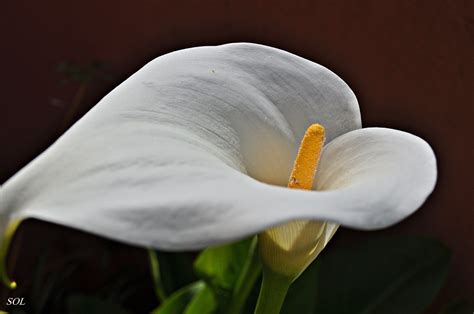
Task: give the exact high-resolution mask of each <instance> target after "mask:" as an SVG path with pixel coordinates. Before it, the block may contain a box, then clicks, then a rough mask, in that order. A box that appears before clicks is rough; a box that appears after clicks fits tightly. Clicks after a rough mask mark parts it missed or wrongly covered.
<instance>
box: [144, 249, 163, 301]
mask: <svg viewBox="0 0 474 314" xmlns="http://www.w3.org/2000/svg"><path fill="white" fill-rule="evenodd" d="M148 259H149V261H150V271H151V276H152V278H153V283H154V287H155V293H156V297H157V298H158V301H160V303H162V302H163V301H164V300H165V299H166V293H165V289H164V288H163V282H162V281H161V271H160V262H159V261H158V256H156V252H155V251H154V250H153V249H148Z"/></svg>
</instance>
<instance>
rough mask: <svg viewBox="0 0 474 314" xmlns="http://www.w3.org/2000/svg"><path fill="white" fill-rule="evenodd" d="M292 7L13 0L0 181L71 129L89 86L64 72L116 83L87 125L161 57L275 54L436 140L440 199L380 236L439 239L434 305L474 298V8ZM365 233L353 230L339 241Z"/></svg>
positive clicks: (91, 99) (374, 112) (5, 10)
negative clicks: (94, 72) (226, 50)
mask: <svg viewBox="0 0 474 314" xmlns="http://www.w3.org/2000/svg"><path fill="white" fill-rule="evenodd" d="M288 3H289V2H287V4H283V2H282V3H276V2H274V1H270V0H260V1H242V0H241V1H231V0H228V1H188V2H184V1H175V2H172V1H158V0H155V1H151V0H149V1H123V0H110V1H106V0H102V1H96V0H84V1H74V2H73V1H59V0H53V1H48V2H45V1H29V0H28V1H27V0H15V1H4V2H3V3H2V8H1V11H0V27H1V28H0V29H1V31H0V32H1V33H0V35H1V37H0V40H1V42H2V45H1V47H2V49H1V52H0V56H1V59H0V60H1V65H2V67H1V69H2V72H1V75H2V76H1V81H0V82H1V85H0V86H1V93H2V97H1V100H0V101H1V115H0V119H1V121H0V122H1V126H2V129H1V134H0V139H1V142H0V147H1V154H0V158H1V164H0V182H3V181H5V180H6V179H7V178H8V177H10V176H11V175H12V174H14V173H15V172H16V171H17V170H18V169H20V168H21V167H22V166H23V165H25V164H26V163H27V162H28V161H30V160H31V159H32V158H34V157H35V156H36V155H37V154H39V153H40V152H41V151H42V150H44V149H45V148H46V147H47V146H48V145H49V144H51V143H52V142H53V141H54V140H55V138H57V136H58V135H59V134H60V132H61V131H58V129H60V128H61V126H60V125H61V123H62V121H64V119H65V115H66V112H67V110H68V104H69V103H70V102H71V101H72V98H73V95H74V94H75V93H76V91H77V88H78V84H74V83H71V84H67V85H61V84H59V82H60V81H61V79H63V78H64V75H62V74H60V73H57V72H56V71H55V68H56V66H57V64H58V63H60V62H62V61H67V60H71V61H75V62H79V63H82V64H87V63H89V62H91V61H94V60H99V61H103V62H105V63H106V64H107V65H108V66H109V68H110V71H111V73H112V74H113V75H114V80H112V81H97V82H96V83H94V84H91V86H90V87H89V88H88V89H87V91H86V93H85V97H84V99H83V101H81V103H80V105H79V109H78V111H77V113H76V114H75V115H74V119H77V118H78V117H80V116H81V115H82V114H83V113H84V112H86V111H87V110H88V109H89V108H90V107H91V106H93V105H94V103H96V102H97V100H98V99H100V97H101V96H103V95H104V94H106V93H107V91H109V90H110V89H111V88H112V87H114V86H115V85H116V84H118V83H119V82H120V81H122V80H123V79H125V78H126V77H127V76H128V75H130V74H131V73H133V72H134V71H136V70H137V69H138V68H139V67H141V66H142V65H144V64H145V63H146V62H147V61H149V60H151V59H153V58H155V57H157V56H159V55H161V54H163V53H166V52H170V51H173V50H176V49H180V48H186V47H191V46H197V45H213V44H220V43H227V42H234V41H250V42H257V43H262V44H267V45H271V46H275V47H279V48H282V49H285V50H288V51H290V52H293V53H296V54H298V55H301V56H303V57H305V58H308V59H311V60H313V61H316V62H319V63H321V64H323V65H325V66H326V67H328V68H330V69H332V70H333V71H335V72H336V73H337V74H338V75H340V76H341V77H342V78H343V79H344V80H345V81H346V82H347V83H348V84H349V85H350V86H351V87H352V89H353V90H354V92H355V94H356V95H357V97H358V99H359V102H360V106H361V110H362V117H363V123H364V126H385V127H393V128H398V129H401V130H405V131H408V132H412V133H414V134H417V135H419V136H421V137H423V138H424V139H426V140H427V141H428V142H429V143H431V145H432V146H433V148H434V150H435V152H436V154H437V157H438V162H439V181H438V185H437V188H436V190H435V192H434V194H433V195H432V196H431V198H430V199H429V200H428V202H427V203H426V204H425V205H424V206H423V208H422V209H420V210H419V211H418V212H417V213H416V214H415V215H413V216H412V217H411V218H409V219H408V220H406V221H404V222H403V223H401V224H400V225H398V226H396V227H394V228H391V229H389V230H387V231H383V232H381V233H390V234H391V233H397V234H398V233H403V234H418V235H427V236H434V237H437V238H439V239H441V240H442V241H443V242H444V243H445V244H446V245H448V246H449V247H450V248H451V249H452V250H453V252H454V257H453V261H452V269H451V271H450V274H449V278H448V281H447V284H446V286H445V288H444V289H443V290H442V292H441V294H440V296H439V298H438V301H437V303H436V305H435V307H438V306H441V305H442V304H444V303H445V302H447V300H451V299H453V298H458V297H463V298H467V299H470V300H473V299H474V267H473V265H474V227H473V226H472V225H473V221H474V214H473V210H474V208H473V207H474V206H473V184H472V181H473V175H474V173H473V168H472V161H473V146H472V134H473V132H472V119H473V117H474V115H473V113H474V112H473V107H474V95H473V90H474V86H473V82H474V77H473V73H474V72H473V70H474V66H473V55H474V14H473V12H474V1H469V0H466V1H441V0H436V1H409V0H406V1H292V4H291V5H288ZM382 3H383V4H382ZM69 106H70V105H69ZM376 234H377V233H375V234H374V233H371V234H369V236H376ZM365 237H367V235H366V234H363V233H360V232H354V231H348V230H344V231H342V232H340V233H339V235H338V238H337V239H336V242H338V241H339V242H340V241H346V240H347V239H358V240H359V239H364V238H365ZM25 241H27V240H25Z"/></svg>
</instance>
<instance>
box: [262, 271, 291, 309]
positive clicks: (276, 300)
mask: <svg viewBox="0 0 474 314" xmlns="http://www.w3.org/2000/svg"><path fill="white" fill-rule="evenodd" d="M290 285H291V280H290V279H288V278H286V277H284V276H282V275H279V274H277V273H275V272H273V271H272V270H271V269H269V268H264V270H263V280H262V287H261V288H260V295H259V296H258V301H257V307H256V308H255V314H278V313H280V310H281V307H282V306H283V302H284V301H285V297H286V293H287V292H288V288H289V287H290Z"/></svg>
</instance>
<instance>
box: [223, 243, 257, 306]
mask: <svg viewBox="0 0 474 314" xmlns="http://www.w3.org/2000/svg"><path fill="white" fill-rule="evenodd" d="M261 272H262V264H261V263H260V258H259V255H258V250H257V237H255V238H254V239H253V240H252V243H251V244H250V248H249V255H248V258H247V260H246V262H245V265H244V267H243V269H242V271H241V273H240V276H239V278H238V279H237V282H236V284H235V288H234V293H233V295H232V300H231V301H230V303H229V307H228V309H227V314H240V313H241V312H242V308H243V307H244V305H245V302H246V301H247V298H248V296H249V294H250V292H251V291H252V288H253V286H254V284H255V281H257V279H258V277H259V276H260V273H261Z"/></svg>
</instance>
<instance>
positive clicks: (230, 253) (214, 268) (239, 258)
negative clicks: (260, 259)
mask: <svg viewBox="0 0 474 314" xmlns="http://www.w3.org/2000/svg"><path fill="white" fill-rule="evenodd" d="M251 240H252V239H246V240H242V241H239V242H235V243H232V244H228V245H223V246H218V247H212V248H208V249H206V250H204V251H202V252H201V254H199V256H198V258H197V259H196V261H195V262H194V269H195V271H196V274H197V275H198V277H200V278H201V279H203V280H204V281H205V282H207V283H208V284H209V286H210V287H211V288H212V290H213V291H214V292H215V293H216V295H217V296H218V297H219V298H224V299H225V298H228V297H230V295H231V294H232V290H233V287H234V285H235V283H236V281H237V278H238V276H239V274H240V272H241V270H242V268H243V266H244V264H245V261H246V259H247V257H248V256H249V251H250V245H251Z"/></svg>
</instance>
